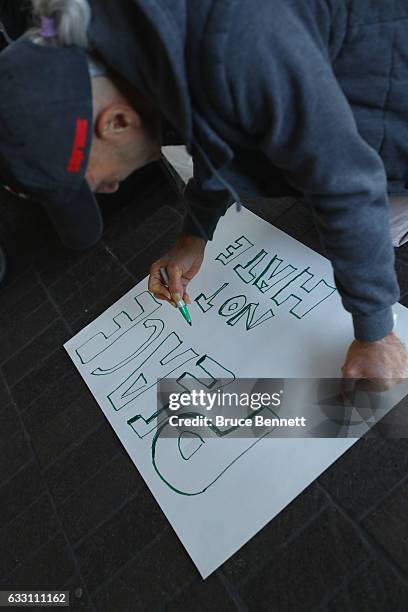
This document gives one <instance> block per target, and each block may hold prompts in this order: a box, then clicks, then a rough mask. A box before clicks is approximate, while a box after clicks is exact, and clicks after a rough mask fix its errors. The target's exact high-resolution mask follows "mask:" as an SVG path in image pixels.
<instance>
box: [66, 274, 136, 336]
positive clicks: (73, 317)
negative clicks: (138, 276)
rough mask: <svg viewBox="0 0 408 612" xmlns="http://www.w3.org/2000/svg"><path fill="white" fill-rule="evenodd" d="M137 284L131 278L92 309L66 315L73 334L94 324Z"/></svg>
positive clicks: (115, 288) (111, 291)
mask: <svg viewBox="0 0 408 612" xmlns="http://www.w3.org/2000/svg"><path fill="white" fill-rule="evenodd" d="M135 284H136V283H135V281H134V280H133V278H130V277H129V278H127V279H126V280H125V281H124V282H122V283H120V284H119V285H117V286H116V287H114V288H113V289H110V290H109V292H108V293H107V294H106V295H104V297H103V298H102V299H101V300H99V301H98V302H97V303H96V304H94V306H92V307H91V308H86V310H83V311H82V312H81V313H78V312H75V311H74V312H72V313H71V314H70V315H68V313H66V320H67V321H68V323H69V325H70V327H71V329H72V331H73V333H74V334H76V333H78V332H80V331H81V330H82V329H83V328H84V327H86V326H87V325H88V324H89V323H92V321H94V320H95V319H96V318H97V317H99V315H101V314H102V313H103V312H105V310H107V309H108V308H109V307H110V306H112V305H113V304H115V302H117V301H118V300H119V299H120V298H121V297H123V296H124V295H125V294H126V293H127V292H128V291H130V290H131V289H132V288H133V287H134V286H135Z"/></svg>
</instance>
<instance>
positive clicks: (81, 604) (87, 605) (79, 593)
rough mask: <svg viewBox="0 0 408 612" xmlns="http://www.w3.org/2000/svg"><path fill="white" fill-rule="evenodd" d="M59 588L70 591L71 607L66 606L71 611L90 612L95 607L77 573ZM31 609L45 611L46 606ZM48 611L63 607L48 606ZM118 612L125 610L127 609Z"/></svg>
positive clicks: (56, 611)
mask: <svg viewBox="0 0 408 612" xmlns="http://www.w3.org/2000/svg"><path fill="white" fill-rule="evenodd" d="M59 590H60V591H69V608H66V609H68V610H69V612H90V610H94V609H95V608H94V607H93V605H92V604H91V602H90V600H89V597H88V595H87V593H86V589H85V587H84V583H83V581H82V580H81V578H80V577H79V576H78V575H77V574H74V575H73V576H72V577H71V578H70V579H69V580H68V582H66V583H65V584H63V585H61V586H60V587H59ZM31 610H35V611H36V612H44V607H41V606H40V607H38V608H30V611H31ZM47 612H61V607H60V606H56V607H54V606H47ZM118 612H125V610H123V611H118Z"/></svg>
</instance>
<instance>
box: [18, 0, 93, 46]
mask: <svg viewBox="0 0 408 612" xmlns="http://www.w3.org/2000/svg"><path fill="white" fill-rule="evenodd" d="M31 1H32V5H33V13H34V19H35V22H36V23H37V25H38V26H39V27H38V28H36V29H35V30H33V31H31V32H30V35H31V36H32V37H33V38H34V39H35V41H36V42H39V43H42V44H45V43H46V42H47V40H50V42H53V43H54V44H56V45H58V46H61V47H64V46H70V45H74V46H76V47H83V48H85V49H87V48H88V46H89V42H88V27H89V24H90V21H91V8H90V6H89V4H88V0H31ZM43 17H48V18H51V19H53V20H54V24H55V31H56V33H55V37H53V38H51V39H44V37H42V36H41V28H40V24H41V20H42V18H43Z"/></svg>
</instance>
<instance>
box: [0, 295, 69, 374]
mask: <svg viewBox="0 0 408 612" xmlns="http://www.w3.org/2000/svg"><path fill="white" fill-rule="evenodd" d="M57 318H58V313H57V311H56V310H55V308H54V306H53V305H52V304H51V303H50V302H44V303H43V304H42V305H41V306H40V307H39V308H37V309H36V310H34V311H33V312H32V313H31V314H30V315H29V316H27V317H26V318H25V319H22V320H20V321H18V322H17V324H16V325H14V326H11V327H9V331H8V332H6V333H4V334H3V335H2V337H1V339H0V363H2V362H3V363H4V362H7V361H8V360H9V359H10V358H11V357H12V356H13V355H15V354H16V353H18V351H20V350H21V349H23V347H25V346H26V345H28V344H29V343H30V342H31V341H32V339H33V338H34V337H35V336H38V335H40V334H41V332H42V331H44V330H45V329H46V328H47V327H49V326H50V325H51V323H53V321H55V320H56V319H57Z"/></svg>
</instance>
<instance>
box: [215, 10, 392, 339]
mask: <svg viewBox="0 0 408 612" xmlns="http://www.w3.org/2000/svg"><path fill="white" fill-rule="evenodd" d="M255 4H256V5H257V6H258V9H256V7H255V6H251V10H249V9H248V7H247V6H244V13H245V14H243V13H242V12H241V13H240V12H239V11H237V12H236V13H235V18H234V23H232V24H231V29H230V36H229V41H228V49H227V50H226V57H227V59H226V73H227V79H228V84H229V88H230V91H231V95H232V98H233V103H234V107H235V113H236V115H237V118H236V120H237V122H239V124H240V125H241V126H243V129H245V131H246V133H247V135H248V137H249V138H250V139H251V142H252V145H253V146H256V147H259V148H260V149H261V150H263V151H264V153H265V154H266V155H267V156H268V158H269V159H270V160H271V162H272V163H273V164H274V165H275V166H277V167H279V168H280V169H281V171H282V172H283V173H284V175H285V178H286V180H287V181H288V182H289V183H290V184H291V185H292V186H293V187H294V188H295V189H298V190H299V191H300V192H302V193H303V194H304V196H305V198H306V199H307V201H308V202H309V203H310V205H311V207H312V209H313V214H314V218H315V221H316V225H317V228H318V231H319V234H320V237H321V241H322V244H323V247H324V249H325V252H326V255H327V257H328V258H329V259H330V260H331V263H332V265H333V269H334V276H335V281H336V284H337V287H338V290H339V292H340V294H341V297H342V301H343V305H344V307H345V309H346V310H347V311H349V312H350V313H351V314H352V316H353V323H354V331H355V337H356V339H358V340H366V341H375V340H379V339H381V338H383V337H384V336H386V335H387V334H388V333H389V332H390V331H391V329H392V327H393V317H392V308H391V306H392V305H393V304H394V303H395V302H397V301H398V299H399V289H398V283H397V279H396V274H395V270H394V251H393V248H392V244H391V239H390V233H389V214H388V196H387V180H386V176H385V170H384V166H383V163H382V160H381V158H380V157H379V155H378V154H377V153H376V152H375V151H374V150H373V149H372V148H371V147H370V146H369V145H368V144H367V142H366V141H364V140H363V138H362V137H361V136H360V135H359V133H358V130H357V126H356V123H355V119H354V116H353V113H352V111H351V108H350V105H349V103H348V101H347V99H346V97H345V95H344V94H343V92H342V90H341V88H340V86H339V84H338V81H337V79H336V77H335V75H334V73H333V69H332V66H331V62H330V59H329V57H328V52H327V45H326V44H325V43H324V42H323V41H322V40H321V39H320V38H319V35H318V33H317V31H316V27H313V26H311V27H309V25H307V24H305V22H304V20H303V19H302V18H301V17H299V15H298V14H296V12H295V9H294V8H293V3H292V2H279V1H276V2H271V3H261V2H255ZM242 6H243V3H241V7H242ZM265 24H269V25H268V26H267V27H266V25H265Z"/></svg>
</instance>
